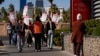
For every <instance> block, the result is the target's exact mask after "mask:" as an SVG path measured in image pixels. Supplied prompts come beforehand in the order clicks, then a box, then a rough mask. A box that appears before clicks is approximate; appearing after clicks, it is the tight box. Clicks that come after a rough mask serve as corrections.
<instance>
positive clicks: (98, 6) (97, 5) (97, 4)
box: [92, 0, 100, 19]
mask: <svg viewBox="0 0 100 56" xmlns="http://www.w3.org/2000/svg"><path fill="white" fill-rule="evenodd" d="M92 4H93V5H92V7H93V8H92V12H93V18H96V19H100V0H92Z"/></svg>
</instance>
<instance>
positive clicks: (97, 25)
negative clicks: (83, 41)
mask: <svg viewBox="0 0 100 56" xmlns="http://www.w3.org/2000/svg"><path fill="white" fill-rule="evenodd" d="M85 26H86V34H88V35H96V36H100V20H99V19H91V20H87V21H86V22H85Z"/></svg>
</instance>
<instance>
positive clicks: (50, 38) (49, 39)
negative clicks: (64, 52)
mask: <svg viewBox="0 0 100 56" xmlns="http://www.w3.org/2000/svg"><path fill="white" fill-rule="evenodd" d="M53 35H54V34H53V31H52V30H49V31H48V39H47V47H48V48H52V46H53Z"/></svg>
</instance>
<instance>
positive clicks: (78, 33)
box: [71, 13, 85, 56]
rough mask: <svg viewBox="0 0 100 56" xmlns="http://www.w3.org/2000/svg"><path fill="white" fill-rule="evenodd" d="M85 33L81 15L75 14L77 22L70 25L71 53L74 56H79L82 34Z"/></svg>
mask: <svg viewBox="0 0 100 56" xmlns="http://www.w3.org/2000/svg"><path fill="white" fill-rule="evenodd" d="M84 33H85V25H84V23H83V21H82V15H81V14H80V13H78V14H77V21H75V22H73V24H72V36H71V42H72V43H73V51H74V55H75V56H80V50H81V47H82V45H83V34H84Z"/></svg>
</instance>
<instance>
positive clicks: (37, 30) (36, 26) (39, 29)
mask: <svg viewBox="0 0 100 56" xmlns="http://www.w3.org/2000/svg"><path fill="white" fill-rule="evenodd" d="M42 33H43V24H42V22H41V20H40V16H36V19H35V21H34V23H33V34H34V37H35V51H41V38H42Z"/></svg>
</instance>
